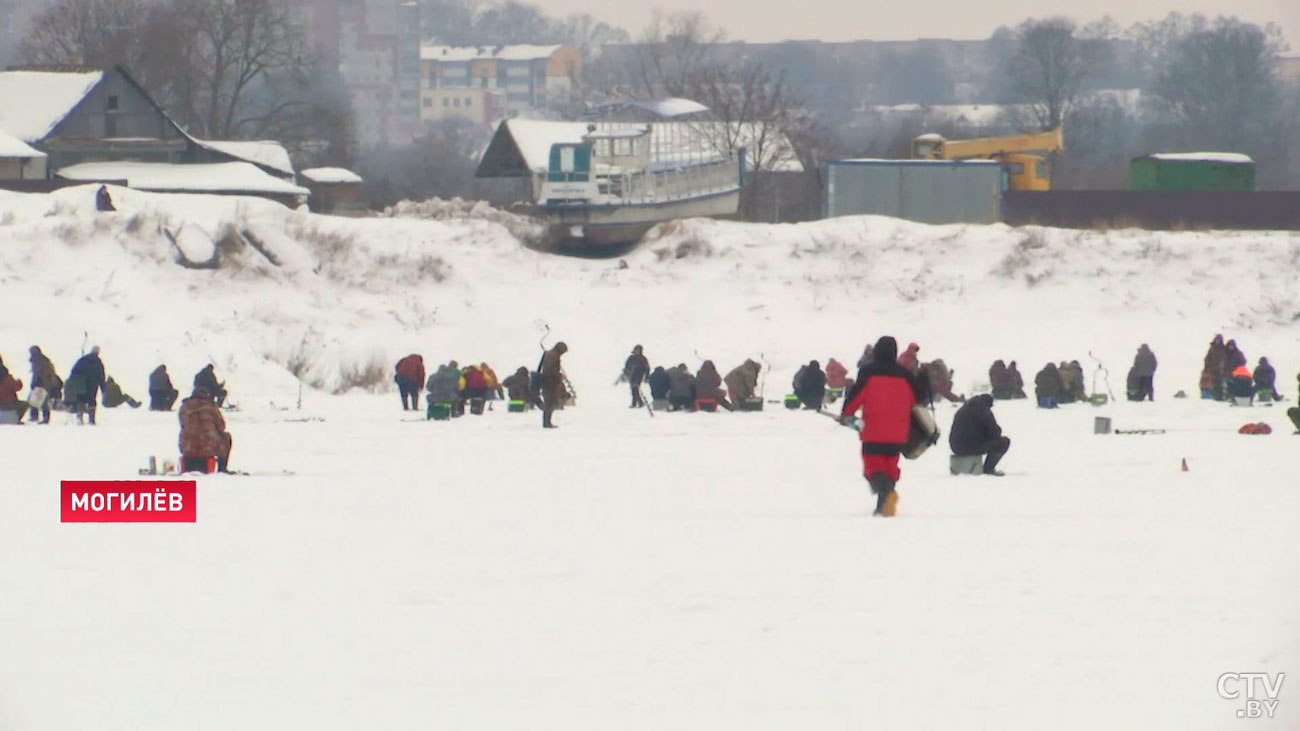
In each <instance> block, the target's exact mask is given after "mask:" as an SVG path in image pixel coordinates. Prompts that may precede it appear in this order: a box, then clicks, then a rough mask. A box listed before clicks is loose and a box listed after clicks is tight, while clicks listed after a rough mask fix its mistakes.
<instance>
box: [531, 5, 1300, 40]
mask: <svg viewBox="0 0 1300 731" xmlns="http://www.w3.org/2000/svg"><path fill="white" fill-rule="evenodd" d="M533 2H534V3H535V4H537V5H539V6H541V7H542V8H543V9H545V10H546V11H547V12H548V13H550V14H552V15H568V14H570V13H575V12H586V13H590V14H591V15H592V16H593V17H595V18H596V19H598V20H603V21H605V22H607V23H610V24H611V25H616V26H620V27H622V28H626V29H627V31H628V32H629V33H631V34H632V37H633V39H635V38H636V37H637V36H638V35H640V33H641V31H642V29H644V28H645V26H646V24H647V23H648V21H649V19H650V15H651V12H652V10H653V9H655V8H659V9H661V10H663V11H664V12H666V13H672V12H678V11H684V10H696V9H698V10H702V11H703V12H704V13H705V14H706V15H707V16H708V18H709V21H710V23H711V24H712V25H714V26H715V27H718V28H721V29H723V30H724V31H725V32H726V35H727V38H728V39H730V40H746V41H754V42H767V41H779V40H785V39H821V40H827V41H848V40H855V39H869V40H910V39H914V38H987V37H988V36H989V35H990V34H992V33H993V31H994V30H996V29H997V28H998V26H1001V25H1016V24H1018V23H1019V22H1020V21H1022V20H1024V19H1026V18H1028V17H1047V16H1051V15H1067V16H1070V17H1073V18H1075V19H1076V20H1078V21H1081V22H1087V21H1089V20H1095V19H1098V18H1101V17H1102V16H1104V15H1110V16H1111V17H1113V18H1114V19H1115V20H1116V21H1117V22H1118V23H1119V24H1120V25H1121V26H1127V25H1129V24H1130V23H1132V22H1136V21H1140V20H1153V19H1157V18H1162V17H1164V16H1165V15H1166V14H1168V13H1169V12H1171V11H1174V10H1177V11H1179V12H1181V13H1184V14H1191V13H1202V14H1204V15H1207V16H1211V17H1213V16H1217V15H1236V16H1237V17H1239V18H1241V19H1242V20H1246V21H1249V22H1252V23H1260V24H1263V23H1266V22H1269V21H1272V22H1274V23H1277V24H1278V25H1280V26H1282V29H1283V31H1284V32H1285V33H1286V37H1287V40H1288V42H1289V43H1290V45H1291V48H1292V51H1296V50H1300V0H1177V1H1174V0H1074V1H1073V2H1071V0H930V2H916V1H915V0H913V1H912V2H906V1H904V2H900V1H899V0H703V1H702V2H701V1H699V0H695V1H692V0H533Z"/></svg>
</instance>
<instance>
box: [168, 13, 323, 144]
mask: <svg viewBox="0 0 1300 731" xmlns="http://www.w3.org/2000/svg"><path fill="white" fill-rule="evenodd" d="M168 13H169V15H170V18H169V21H170V22H171V23H172V24H173V27H175V28H178V29H179V30H180V33H181V35H180V38H181V39H183V46H181V47H177V48H176V51H177V52H178V55H179V56H180V60H182V61H183V62H185V63H184V70H185V74H184V75H183V76H181V77H179V78H177V79H175V80H174V81H175V84H176V86H177V89H176V92H177V93H176V97H177V99H178V101H180V102H181V103H182V104H184V106H185V107H186V108H187V109H186V111H188V112H189V119H190V123H191V125H192V126H193V127H194V128H195V131H196V132H198V133H199V134H203V135H207V136H209V137H215V138H222V137H234V136H238V134H239V131H240V128H241V127H242V126H244V125H245V124H247V123H248V122H249V121H250V119H252V118H254V117H256V116H258V115H259V114H263V116H264V113H261V112H254V111H252V110H250V109H249V104H248V102H249V98H250V95H251V92H253V91H254V90H255V89H256V88H257V85H258V84H262V83H265V82H267V81H268V80H270V79H272V78H273V77H275V76H296V77H298V78H299V79H305V78H306V77H307V75H308V73H309V70H310V68H311V64H312V60H311V55H310V53H309V49H308V44H307V39H306V36H305V34H304V33H303V30H302V28H301V26H299V25H298V24H297V22H296V19H295V18H294V16H293V13H292V11H291V8H290V7H289V5H288V3H287V2H285V0H171V4H170V5H169V7H168Z"/></svg>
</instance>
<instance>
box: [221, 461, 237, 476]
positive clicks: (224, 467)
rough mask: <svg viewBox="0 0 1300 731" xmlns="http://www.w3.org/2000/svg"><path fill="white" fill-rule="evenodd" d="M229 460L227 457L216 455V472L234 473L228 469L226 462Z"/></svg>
mask: <svg viewBox="0 0 1300 731" xmlns="http://www.w3.org/2000/svg"><path fill="white" fill-rule="evenodd" d="M229 461H230V458H229V457H217V472H219V473H221V474H223V475H233V474H235V473H233V472H231V471H230V465H229V464H228V463H229Z"/></svg>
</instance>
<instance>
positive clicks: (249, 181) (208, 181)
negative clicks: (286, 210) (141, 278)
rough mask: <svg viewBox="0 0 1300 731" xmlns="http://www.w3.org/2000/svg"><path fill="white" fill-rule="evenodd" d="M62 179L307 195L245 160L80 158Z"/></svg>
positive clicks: (141, 186)
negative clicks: (177, 162) (174, 162)
mask: <svg viewBox="0 0 1300 731" xmlns="http://www.w3.org/2000/svg"><path fill="white" fill-rule="evenodd" d="M56 175H57V176H58V177H60V178H64V179H65V180H80V181H86V182H93V181H100V180H125V181H126V184H127V187H130V188H137V189H140V190H150V191H155V192H194V193H251V194H272V195H308V194H309V193H310V191H308V190H307V189H306V188H303V187H300V186H297V185H294V184H292V183H287V182H285V181H283V180H280V179H279V178H277V177H275V176H274V175H270V174H268V173H266V172H265V171H263V170H262V169H261V168H259V167H257V166H256V165H253V164H252V163H247V162H218V163H203V164H195V165H172V164H170V163H163V162H83V163H80V164H77V165H69V166H68V167H65V168H60V169H59V170H58V172H57V173H56Z"/></svg>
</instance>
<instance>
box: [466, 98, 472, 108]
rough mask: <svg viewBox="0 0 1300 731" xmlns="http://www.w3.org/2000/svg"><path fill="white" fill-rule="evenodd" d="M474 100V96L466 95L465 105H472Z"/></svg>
mask: <svg viewBox="0 0 1300 731" xmlns="http://www.w3.org/2000/svg"><path fill="white" fill-rule="evenodd" d="M472 101H473V99H472V97H468V96H467V97H465V106H467V107H468V106H471V102H472Z"/></svg>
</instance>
